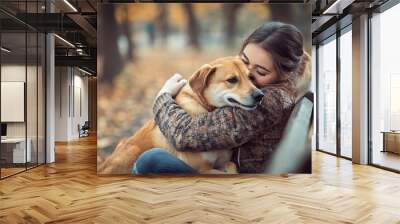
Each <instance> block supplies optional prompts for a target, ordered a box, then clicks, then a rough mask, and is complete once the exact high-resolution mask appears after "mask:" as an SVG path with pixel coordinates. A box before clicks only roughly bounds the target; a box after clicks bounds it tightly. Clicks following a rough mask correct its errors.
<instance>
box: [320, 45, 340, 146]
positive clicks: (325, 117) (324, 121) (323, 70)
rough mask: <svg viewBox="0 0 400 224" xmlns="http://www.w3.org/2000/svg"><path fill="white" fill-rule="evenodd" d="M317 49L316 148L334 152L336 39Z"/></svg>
mask: <svg viewBox="0 0 400 224" xmlns="http://www.w3.org/2000/svg"><path fill="white" fill-rule="evenodd" d="M318 51H319V52H318V65H319V67H318V148H319V149H320V150H323V151H327V152H330V153H336V39H333V40H332V41H330V42H328V43H326V44H324V45H320V47H319V48H318Z"/></svg>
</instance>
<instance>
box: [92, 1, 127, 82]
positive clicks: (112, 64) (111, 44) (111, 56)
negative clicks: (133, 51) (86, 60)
mask: <svg viewBox="0 0 400 224" xmlns="http://www.w3.org/2000/svg"><path fill="white" fill-rule="evenodd" d="M115 8H116V6H115V5H114V4H107V5H104V6H103V7H101V8H100V10H103V12H102V13H101V15H103V16H100V17H99V23H100V24H102V25H101V26H100V27H101V28H102V29H100V30H99V33H100V35H99V36H100V38H101V42H100V46H99V49H98V50H99V55H100V57H99V58H100V61H99V66H100V67H101V68H102V69H99V70H100V71H102V75H101V76H100V77H99V80H100V81H101V82H103V83H112V82H113V80H114V76H115V75H117V74H118V73H119V72H120V71H121V70H122V68H123V65H124V60H123V58H122V56H121V54H120V52H119V48H118V43H117V41H116V40H117V39H118V36H119V32H118V30H119V26H118V23H117V20H116V16H115Z"/></svg>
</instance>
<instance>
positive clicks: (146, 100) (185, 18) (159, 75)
mask: <svg viewBox="0 0 400 224" xmlns="http://www.w3.org/2000/svg"><path fill="white" fill-rule="evenodd" d="M98 10H99V12H98V14H99V16H98V18H99V21H98V22H99V23H98V54H97V57H98V60H97V63H98V64H97V71H98V80H99V82H98V88H99V91H98V150H99V151H98V156H99V157H100V158H104V157H105V156H107V155H108V154H110V153H111V152H112V151H113V149H114V147H115V146H116V144H117V143H118V142H119V141H120V140H121V139H122V138H125V137H129V136H131V135H133V134H134V132H135V131H136V130H138V129H139V128H140V127H141V126H142V125H143V124H144V123H145V122H146V121H147V120H149V119H152V116H153V114H152V104H153V101H154V98H155V96H156V94H157V92H158V91H159V90H160V88H161V87H162V85H163V83H164V82H165V81H166V80H167V79H168V78H169V77H170V76H171V75H172V74H174V73H180V74H182V75H183V76H184V77H189V76H190V75H191V74H192V73H193V72H194V71H195V70H196V69H198V68H199V67H200V66H201V65H203V64H204V63H207V62H209V61H212V60H214V59H216V58H218V57H223V56H229V55H236V54H237V53H238V52H239V50H240V48H241V44H242V42H243V41H244V39H245V38H246V37H247V36H248V35H249V34H250V33H251V32H253V31H254V30H255V29H256V28H257V27H259V26H260V25H262V24H263V23H265V22H268V21H281V22H286V23H290V24H293V25H295V26H296V27H297V28H299V29H300V30H301V31H302V33H303V35H304V40H305V50H306V51H307V52H309V53H310V52H311V30H310V28H311V5H309V4H297V3H295V4H264V3H235V4H232V3H225V4H224V3H171V4H156V3H130V4H101V5H99V9H98Z"/></svg>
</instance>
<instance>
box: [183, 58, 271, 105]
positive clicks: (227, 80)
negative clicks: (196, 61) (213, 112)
mask: <svg viewBox="0 0 400 224" xmlns="http://www.w3.org/2000/svg"><path fill="white" fill-rule="evenodd" d="M189 85H190V87H191V88H192V90H193V91H194V92H195V93H196V94H197V95H198V96H199V98H200V100H202V101H203V102H204V103H207V104H208V105H211V106H214V107H223V106H233V107H241V108H243V109H246V110H250V109H254V108H256V106H257V105H258V104H259V103H260V102H261V100H262V98H263V96H264V94H263V92H262V91H261V90H259V89H258V88H257V87H256V86H255V85H254V84H253V83H252V82H251V80H250V71H249V70H248V69H247V67H246V65H245V64H244V63H243V62H242V60H240V58H239V57H234V56H232V57H224V58H219V59H217V60H215V61H213V62H211V63H209V64H205V65H203V66H202V67H201V68H200V69H198V70H197V71H196V72H195V73H194V74H193V75H192V76H191V77H190V79H189Z"/></svg>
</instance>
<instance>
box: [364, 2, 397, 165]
mask: <svg viewBox="0 0 400 224" xmlns="http://www.w3.org/2000/svg"><path fill="white" fill-rule="evenodd" d="M398 21H400V4H398V5H396V6H394V7H393V8H391V9H389V10H387V11H385V12H383V13H381V14H377V15H374V17H373V18H372V21H371V22H372V24H371V25H372V38H371V40H372V49H371V50H372V77H371V79H372V80H371V88H372V90H371V91H372V99H371V104H372V105H371V108H372V111H371V116H372V117H371V120H372V125H371V129H372V130H371V133H372V163H373V164H378V165H381V166H385V167H388V168H392V169H396V170H400V110H399V109H400V108H399V107H400V105H399V98H398V97H399V95H400V67H399V60H398V52H400V43H399V41H398V40H399V38H400V33H399V32H398V29H393V27H398Z"/></svg>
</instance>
